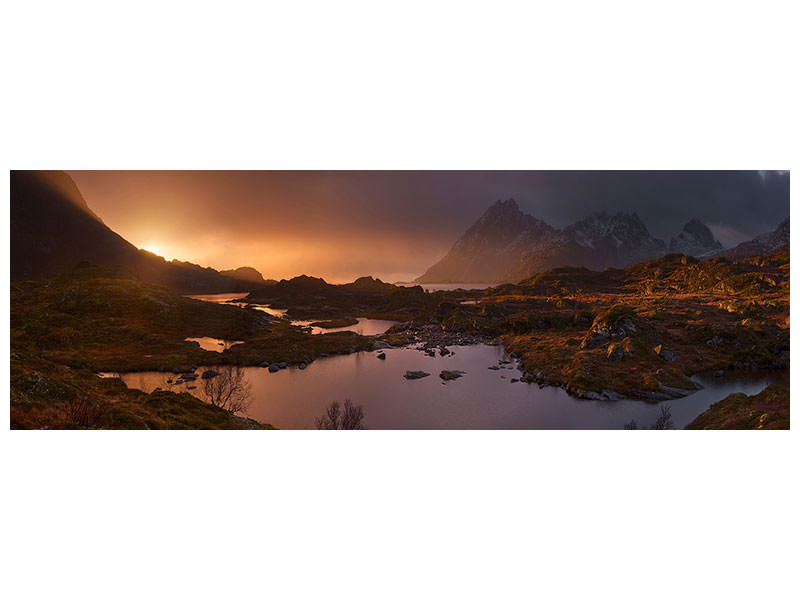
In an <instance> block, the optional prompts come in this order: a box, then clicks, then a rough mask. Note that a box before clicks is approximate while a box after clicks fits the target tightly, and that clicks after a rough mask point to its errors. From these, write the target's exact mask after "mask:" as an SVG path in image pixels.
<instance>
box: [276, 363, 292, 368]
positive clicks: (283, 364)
mask: <svg viewBox="0 0 800 600" xmlns="http://www.w3.org/2000/svg"><path fill="white" fill-rule="evenodd" d="M288 366H289V363H285V362H280V363H278V368H279V369H285V368H286V367H288Z"/></svg>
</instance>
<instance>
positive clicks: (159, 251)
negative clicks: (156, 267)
mask: <svg viewBox="0 0 800 600" xmlns="http://www.w3.org/2000/svg"><path fill="white" fill-rule="evenodd" d="M142 250H146V251H147V252H150V253H152V254H156V255H157V256H163V257H164V258H165V259H167V260H169V258H168V257H167V256H166V253H165V252H164V248H163V247H162V246H159V245H158V244H145V245H144V246H142Z"/></svg>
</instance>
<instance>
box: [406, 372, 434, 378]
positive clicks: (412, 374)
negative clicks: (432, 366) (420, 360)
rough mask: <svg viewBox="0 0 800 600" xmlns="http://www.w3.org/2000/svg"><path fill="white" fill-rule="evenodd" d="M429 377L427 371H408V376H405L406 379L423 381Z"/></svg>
mask: <svg viewBox="0 0 800 600" xmlns="http://www.w3.org/2000/svg"><path fill="white" fill-rule="evenodd" d="M428 375H430V373H426V372H425V371H406V374H405V375H403V377H405V378H406V379H422V378H423V377H427V376H428Z"/></svg>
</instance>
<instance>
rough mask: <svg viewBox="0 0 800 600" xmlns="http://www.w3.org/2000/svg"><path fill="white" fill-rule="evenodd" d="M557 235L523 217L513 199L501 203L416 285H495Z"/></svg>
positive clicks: (488, 212)
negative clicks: (540, 243) (531, 251)
mask: <svg viewBox="0 0 800 600" xmlns="http://www.w3.org/2000/svg"><path fill="white" fill-rule="evenodd" d="M556 233H557V232H556V230H555V229H553V228H552V227H550V226H549V225H548V224H547V223H545V222H544V221H540V220H539V219H537V218H535V217H533V216H531V215H526V214H525V213H523V212H522V211H521V210H520V209H519V206H518V205H517V203H516V202H515V201H514V200H513V199H509V200H505V201H504V200H498V201H497V202H495V203H494V204H493V205H492V206H491V207H489V209H488V210H487V211H486V212H485V213H484V214H483V215H482V216H481V217H480V218H479V219H478V220H477V221H476V222H475V224H473V225H472V227H470V228H469V229H467V231H466V232H465V233H464V235H462V236H461V238H459V240H458V241H456V243H455V244H454V245H453V247H452V248H451V249H450V251H449V252H448V253H447V254H446V255H445V256H444V258H442V259H441V260H440V261H439V262H437V263H436V264H435V265H433V266H432V267H430V268H429V269H428V270H427V271H426V272H425V273H424V274H423V275H421V276H420V277H418V278H417V279H416V280H415V281H416V282H418V283H466V282H484V281H495V280H496V279H497V277H498V275H499V274H501V273H504V272H505V271H506V270H507V269H509V268H511V266H512V265H514V264H515V263H516V262H517V261H518V260H519V259H520V258H521V257H522V254H523V253H524V252H525V251H526V250H527V249H528V248H530V247H531V246H532V245H533V244H535V243H537V242H538V241H540V240H543V239H548V238H550V237H551V236H553V235H555V234H556Z"/></svg>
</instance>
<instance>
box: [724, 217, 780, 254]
mask: <svg viewBox="0 0 800 600" xmlns="http://www.w3.org/2000/svg"><path fill="white" fill-rule="evenodd" d="M788 243H789V219H788V218H787V219H786V220H785V221H783V222H782V223H781V224H780V225H778V227H777V228H776V229H775V231H769V232H767V233H762V234H761V235H759V236H758V237H755V238H753V239H752V240H748V241H746V242H742V243H741V244H739V245H738V246H736V247H734V248H731V249H730V250H723V251H721V252H718V253H716V254H715V256H727V257H730V258H743V257H745V256H755V255H756V254H768V253H770V252H772V251H774V250H776V249H778V248H780V247H781V246H783V245H784V244H788Z"/></svg>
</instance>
